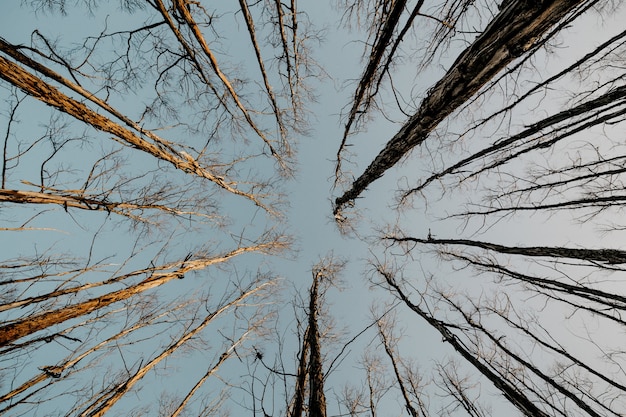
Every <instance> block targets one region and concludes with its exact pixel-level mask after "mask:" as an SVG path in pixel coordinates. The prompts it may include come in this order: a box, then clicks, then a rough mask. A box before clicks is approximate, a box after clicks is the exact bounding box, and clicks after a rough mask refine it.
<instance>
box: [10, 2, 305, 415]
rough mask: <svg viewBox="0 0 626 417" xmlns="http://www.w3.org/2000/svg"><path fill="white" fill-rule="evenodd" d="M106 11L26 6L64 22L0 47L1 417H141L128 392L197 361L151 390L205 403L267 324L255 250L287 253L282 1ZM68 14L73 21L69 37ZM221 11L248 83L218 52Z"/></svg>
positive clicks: (297, 66)
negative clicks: (182, 376)
mask: <svg viewBox="0 0 626 417" xmlns="http://www.w3.org/2000/svg"><path fill="white" fill-rule="evenodd" d="M118 3H119V4H117V5H100V6H98V5H96V4H95V3H93V2H89V1H86V2H78V3H76V4H72V5H71V7H70V5H69V4H67V5H66V2H63V1H61V2H48V1H34V2H31V3H29V4H26V3H24V4H23V5H22V7H23V8H24V9H25V11H26V12H28V11H29V10H30V12H31V13H34V12H37V13H45V14H46V16H47V18H48V19H50V22H54V21H55V19H61V20H60V21H58V22H57V23H58V24H57V25H56V26H55V25H53V24H51V25H50V26H46V27H37V26H33V27H32V28H31V30H32V32H31V34H30V38H26V39H24V38H21V39H20V38H18V37H17V35H14V34H11V33H3V34H2V37H1V38H0V55H1V56H0V67H1V68H2V69H1V70H0V73H1V74H2V75H1V76H0V80H1V81H0V83H1V84H2V87H3V93H2V96H3V106H4V107H3V110H2V111H3V112H2V123H1V126H2V139H1V141H2V157H1V158H0V166H1V168H2V169H1V172H2V180H1V181H2V185H1V187H0V205H1V213H0V218H1V220H0V221H2V228H1V230H2V233H3V238H2V240H3V251H2V252H3V254H2V259H0V274H1V276H0V287H1V289H2V291H0V293H1V294H2V295H1V296H0V304H1V306H0V311H1V314H2V318H1V321H0V346H1V347H0V352H1V355H2V356H1V358H0V374H1V375H2V376H1V378H0V380H1V381H2V382H0V413H2V412H9V413H16V414H20V415H24V414H28V413H37V412H38V413H42V412H43V413H45V414H49V415H53V414H60V415H70V414H72V415H74V414H75V415H104V414H105V413H107V412H109V411H111V412H113V413H115V412H117V413H128V414H132V415H155V413H157V412H159V411H158V410H157V409H156V408H155V407H156V404H157V403H156V401H155V402H154V404H153V405H151V404H150V401H151V400H148V401H146V402H145V403H143V404H139V405H137V404H134V402H133V401H132V400H130V401H129V400H128V398H129V395H130V394H132V393H134V392H137V390H140V389H142V386H145V385H148V386H152V384H156V385H159V384H160V382H159V381H162V378H163V377H164V375H167V374H168V373H169V372H170V364H169V363H170V362H172V363H173V362H176V361H179V363H181V364H184V363H186V360H182V358H190V360H191V361H192V362H193V361H201V362H202V363H209V362H210V363H211V365H209V366H208V367H207V366H204V365H203V368H204V369H203V370H201V369H200V368H196V370H201V371H202V373H203V375H200V374H198V375H196V374H195V373H191V374H190V375H191V376H192V378H197V379H196V380H195V382H192V381H191V379H189V382H191V383H190V384H188V386H186V387H185V388H184V389H186V390H187V391H186V393H184V394H182V396H180V395H181V394H180V391H176V392H175V391H174V390H172V387H166V386H165V387H163V391H164V392H165V393H166V394H165V396H168V398H170V399H171V407H170V409H169V413H170V414H169V415H179V414H181V413H190V414H197V415H200V414H202V413H205V412H209V411H210V410H211V409H212V406H211V405H209V404H206V403H204V398H205V395H207V393H210V392H213V390H217V391H220V390H224V389H225V387H226V386H227V385H228V382H227V381H226V380H225V379H223V378H221V377H219V378H218V377H217V376H218V369H219V368H220V367H221V366H225V365H224V363H225V362H226V361H227V359H228V358H230V357H233V356H239V352H242V353H243V354H245V353H247V352H249V350H248V347H247V346H246V345H247V343H249V341H250V340H251V339H253V338H255V337H257V336H258V335H260V334H262V333H263V332H264V324H265V321H266V319H267V317H268V316H271V308H270V305H271V303H270V297H275V296H276V295H275V294H276V292H277V291H278V286H277V285H276V276H275V274H273V273H271V272H270V271H269V269H268V268H267V267H266V266H261V265H267V262H266V261H262V262H260V263H257V264H255V261H254V259H256V260H257V261H258V259H259V258H258V257H256V258H255V256H254V255H253V254H257V255H261V256H262V257H266V256H272V255H277V254H280V253H284V252H285V251H286V250H289V249H290V238H289V237H287V236H286V235H285V234H284V233H283V232H282V218H283V209H284V208H285V204H284V200H283V196H282V192H283V186H284V184H285V179H287V178H288V177H289V176H290V175H291V173H292V172H293V169H294V167H295V151H294V146H295V143H296V134H300V133H302V132H303V131H304V130H305V129H306V128H307V120H306V113H305V109H304V106H305V104H306V101H307V100H309V99H311V98H312V95H311V92H310V90H309V89H308V88H309V87H308V84H307V82H308V77H314V76H315V71H316V67H315V66H314V64H313V61H312V59H311V58H310V57H309V56H308V55H307V54H308V53H309V51H308V48H309V45H308V43H309V41H310V40H314V39H315V37H316V34H315V33H313V32H312V31H310V27H309V25H308V23H307V21H306V15H305V14H303V13H300V11H299V10H297V7H296V4H295V2H292V3H291V4H283V3H276V4H275V5H271V6H270V5H268V4H265V3H263V2H260V3H249V2H245V1H242V2H240V3H239V5H238V6H235V7H234V8H233V9H230V8H229V7H230V6H226V5H221V6H218V7H214V6H213V5H211V6H209V5H204V4H201V3H200V2H186V1H174V2H170V1H160V0H158V1H147V2H145V1H122V2H118ZM73 13H80V14H81V15H83V14H84V16H86V17H84V18H86V19H88V20H89V24H88V25H86V26H84V27H82V26H81V29H80V30H81V31H84V32H82V33H81V34H80V35H78V36H79V37H73V38H72V39H68V38H67V37H65V36H66V34H65V33H64V31H63V24H62V23H60V22H61V21H62V19H63V18H64V16H66V15H72V14H73ZM230 19H235V21H236V22H237V23H238V24H241V25H244V26H245V27H247V28H248V35H249V36H248V38H247V42H248V44H249V45H251V49H250V51H251V54H250V59H252V60H254V61H256V62H257V64H258V69H257V70H256V71H254V72H252V71H248V69H247V68H246V65H245V64H244V62H245V61H246V60H248V57H244V56H239V57H236V58H234V59H233V58H232V57H231V56H229V55H228V54H224V53H223V45H224V44H225V43H227V42H229V41H230V40H229V39H225V38H222V37H221V35H220V31H221V27H222V26H223V25H232V22H231V21H230ZM255 23H256V24H255ZM245 40H246V38H244V41H245ZM277 40H280V42H277ZM239 60H240V61H239ZM277 124H278V126H279V128H278V129H276V128H275V126H276V125H277ZM231 201H238V202H236V203H235V205H236V206H237V207H238V210H236V211H233V210H231V209H230V208H229V207H230V204H231ZM251 219H254V223H255V225H254V227H253V228H251V227H249V226H247V225H249V223H250V222H251V221H252V220H251ZM252 229H254V230H252ZM10 241H15V242H17V243H18V244H16V245H15V246H14V247H10V245H6V247H4V242H7V243H8V242H10ZM239 255H243V257H247V260H242V261H236V259H237V258H240V256H239ZM174 358H175V359H174ZM183 366H184V365H183ZM235 367H236V366H235ZM144 384H145V385H144ZM213 405H216V404H213ZM220 406H221V405H220ZM218 408H219V407H218ZM9 410H10V411H9ZM216 410H217V409H215V410H213V411H216ZM162 411H163V410H161V412H162Z"/></svg>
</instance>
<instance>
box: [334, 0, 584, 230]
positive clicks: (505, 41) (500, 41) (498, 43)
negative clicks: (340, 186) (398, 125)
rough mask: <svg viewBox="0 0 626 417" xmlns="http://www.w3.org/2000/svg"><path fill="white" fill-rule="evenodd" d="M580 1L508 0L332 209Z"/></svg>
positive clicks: (356, 194) (362, 188)
mask: <svg viewBox="0 0 626 417" xmlns="http://www.w3.org/2000/svg"><path fill="white" fill-rule="evenodd" d="M581 3H583V1H582V0H579V1H564V0H557V1H539V2H527V1H520V0H516V1H510V2H507V3H506V5H505V7H504V8H503V9H502V10H501V11H500V13H498V14H497V15H496V16H495V17H494V18H493V20H492V21H491V22H490V23H489V25H488V26H487V27H486V28H485V30H484V31H483V32H482V33H481V35H480V36H479V37H478V38H477V39H476V40H475V41H474V42H473V43H472V45H470V46H469V47H468V48H467V49H466V50H465V51H463V52H462V53H461V54H460V55H459V57H458V58H457V59H456V61H455V62H454V64H453V65H452V66H451V68H450V69H449V70H448V72H447V73H446V75H445V76H444V77H443V78H442V79H441V80H439V82H437V84H435V86H434V87H433V88H431V89H430V91H429V92H428V94H427V96H426V97H425V98H424V100H423V101H422V103H421V105H420V106H419V109H418V111H417V112H416V113H415V114H414V115H413V116H411V118H410V119H409V121H408V122H406V123H405V124H404V126H403V127H402V129H400V131H399V132H398V133H397V134H396V135H395V136H394V137H393V138H392V139H391V140H389V142H387V144H386V145H385V147H384V148H383V150H382V151H381V152H380V153H379V154H378V156H376V158H374V160H373V161H372V163H371V164H370V165H369V166H368V167H367V169H365V171H364V172H363V174H361V175H360V176H359V177H358V178H357V179H356V180H355V181H354V182H353V183H352V185H351V186H350V187H349V188H348V190H346V191H345V192H344V193H343V195H341V196H340V197H337V199H336V200H335V204H334V209H333V213H334V214H335V217H336V218H337V219H341V218H342V217H343V216H342V215H341V210H342V209H343V208H344V207H345V206H346V205H347V204H351V203H352V202H353V201H354V200H355V199H356V198H357V197H359V195H361V193H362V192H363V191H365V189H366V188H367V187H368V186H369V185H370V184H371V183H372V182H374V181H376V180H377V179H378V178H380V177H381V176H382V175H383V174H384V173H385V171H387V170H388V169H389V168H391V167H392V166H394V165H395V164H396V163H397V162H398V161H399V160H400V159H401V158H402V157H403V156H404V155H406V154H407V153H408V152H409V151H410V150H411V149H413V148H414V147H415V146H417V145H419V144H420V143H422V142H423V141H424V140H426V138H427V137H428V135H429V134H430V132H432V131H433V129H435V127H437V125H438V124H439V123H440V122H441V121H442V120H444V119H445V118H446V117H448V116H449V115H450V114H451V113H452V112H453V111H455V110H456V109H457V108H459V107H460V106H461V105H462V104H464V103H465V102H466V101H467V100H468V99H469V98H470V97H472V96H473V95H474V94H475V93H476V92H478V90H479V89H480V88H481V87H482V86H483V85H485V84H486V83H487V82H488V81H490V80H491V79H492V78H493V77H494V76H495V75H496V74H498V73H499V72H500V71H501V70H503V69H504V68H505V67H506V66H507V65H508V64H509V63H510V62H512V61H513V60H514V59H516V58H518V57H520V56H522V55H524V53H526V52H527V51H528V50H529V49H531V48H532V46H533V45H534V44H535V43H537V42H538V41H539V40H540V39H541V38H542V36H543V35H544V34H545V33H546V32H547V31H548V30H549V29H550V28H551V27H553V26H554V25H556V24H557V23H559V22H560V21H561V19H563V18H564V17H565V16H566V15H567V14H568V13H570V12H571V11H573V10H574V9H576V7H577V6H578V5H580V4H581Z"/></svg>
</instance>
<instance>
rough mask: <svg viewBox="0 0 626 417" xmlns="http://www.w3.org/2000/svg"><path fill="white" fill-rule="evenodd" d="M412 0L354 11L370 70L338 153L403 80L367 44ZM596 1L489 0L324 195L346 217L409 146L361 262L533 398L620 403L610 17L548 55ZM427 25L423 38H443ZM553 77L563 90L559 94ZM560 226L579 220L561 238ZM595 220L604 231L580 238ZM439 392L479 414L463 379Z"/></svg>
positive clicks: (575, 410) (518, 395)
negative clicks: (423, 86)
mask: <svg viewBox="0 0 626 417" xmlns="http://www.w3.org/2000/svg"><path fill="white" fill-rule="evenodd" d="M416 3H417V6H416V8H415V9H413V11H412V12H411V9H410V8H407V7H406V6H405V5H404V4H400V2H398V3H397V4H398V6H399V7H401V8H402V9H403V13H404V14H399V15H394V14H393V11H392V10H391V9H389V10H388V14H384V13H383V14H379V16H383V18H382V19H381V20H380V21H376V20H374V19H372V20H370V21H368V23H367V24H368V25H370V27H376V28H377V29H376V30H375V31H374V32H373V33H377V34H380V36H379V37H377V38H375V41H374V42H372V46H371V49H370V50H371V55H370V61H369V63H372V62H374V63H375V67H376V68H377V70H376V71H378V73H377V72H376V71H373V72H372V71H368V70H366V71H365V72H364V73H363V77H362V78H361V79H360V80H359V85H358V87H357V93H356V94H355V97H354V100H353V101H352V102H351V104H350V105H349V107H350V108H351V111H350V112H349V113H347V122H346V128H345V134H344V137H343V140H342V142H341V144H340V148H339V153H338V166H340V163H341V159H342V155H343V153H344V151H345V146H346V145H347V138H348V137H349V134H351V127H352V126H353V125H354V123H355V121H357V122H361V123H365V122H366V120H365V119H364V116H365V115H367V114H368V113H371V107H372V103H375V102H376V101H377V100H380V101H382V98H380V95H381V93H380V86H381V84H382V83H383V81H384V80H385V79H387V80H388V81H389V83H388V84H389V86H390V88H392V89H393V90H392V93H393V94H394V95H397V96H401V94H402V93H403V92H402V90H401V89H400V88H399V87H398V85H397V84H394V83H393V75H392V71H390V69H389V65H388V64H387V63H385V62H384V61H381V58H380V57H381V56H382V55H381V52H380V51H379V49H378V48H379V47H381V46H380V45H382V47H383V48H385V53H386V54H387V58H386V60H387V61H386V62H390V61H392V60H393V59H394V57H393V56H392V55H393V53H395V49H394V47H393V46H388V45H391V44H392V43H391V41H390V40H389V39H391V38H392V37H391V35H390V34H389V32H388V31H389V30H391V29H389V28H395V29H393V30H395V32H394V33H393V36H395V37H397V38H398V39H400V38H401V37H402V36H404V32H405V31H404V26H403V22H411V21H412V20H413V19H415V18H416V16H417V15H416V13H415V11H416V10H419V8H421V7H422V4H421V2H416ZM355 4H356V3H355ZM362 4H368V3H366V2H363V3H362ZM369 4H374V3H373V2H372V3H369ZM378 4H379V3H376V5H378ZM455 6H458V8H457V9H455V7H454V6H451V7H450V8H449V10H457V11H459V12H460V13H465V14H467V13H468V12H467V11H468V10H470V9H472V8H474V7H479V6H475V5H469V4H465V5H464V7H462V6H461V2H458V3H455ZM364 7H367V6H364ZM372 7H373V6H372ZM487 10H489V9H487ZM548 10H550V11H551V12H550V13H546V14H544V12H546V11H548ZM607 10H608V11H614V10H615V9H614V8H613V5H611V4H610V3H609V2H593V1H592V2H559V1H553V2H523V1H510V2H509V1H507V2H503V3H502V4H500V5H499V7H498V9H497V10H496V9H491V11H492V15H491V16H492V17H491V18H490V20H489V21H488V22H486V23H484V26H483V27H484V29H481V30H480V31H479V33H477V36H476V38H475V39H473V40H471V41H469V42H468V45H469V46H467V47H465V48H464V49H462V50H461V52H460V53H459V55H458V56H457V57H456V59H455V60H454V62H453V63H452V64H451V65H450V66H448V67H447V69H446V71H445V73H444V74H443V75H442V77H441V78H440V79H439V81H437V82H436V83H434V85H433V86H432V87H430V89H428V90H427V91H426V92H425V93H424V95H423V98H420V100H419V101H418V103H416V104H415V111H413V112H411V113H410V114H409V117H408V120H407V121H406V122H404V124H403V125H402V127H401V128H400V130H399V131H398V133H397V134H396V135H395V136H393V137H392V138H391V139H390V140H388V141H387V143H386V144H385V146H384V148H383V149H382V150H381V151H380V152H379V154H378V155H377V156H376V157H375V158H374V159H373V160H372V161H371V162H370V163H369V166H368V167H367V168H366V169H365V170H364V171H363V173H362V174H361V175H360V176H358V177H357V178H356V179H355V180H354V181H352V182H348V185H347V189H346V190H345V191H344V192H343V194H342V195H340V196H339V197H337V199H336V200H335V204H334V214H335V218H336V219H337V220H338V222H339V223H340V224H342V225H343V226H342V227H345V225H346V224H348V223H349V221H350V219H349V216H348V214H347V213H346V208H348V207H351V206H353V205H354V203H355V199H356V198H357V197H360V196H362V194H363V192H364V191H365V189H366V188H367V187H369V186H370V185H372V184H373V183H374V182H375V181H376V180H378V179H379V178H380V177H381V176H382V175H383V173H385V172H386V171H388V170H390V168H392V167H394V166H395V167H398V166H399V161H400V160H401V159H402V158H405V159H406V161H407V162H406V165H407V167H408V168H409V169H402V170H401V171H400V172H402V174H401V175H403V176H402V177H401V179H400V180H398V187H397V189H396V190H395V192H396V200H395V204H396V206H395V209H397V210H398V211H399V212H401V213H402V215H401V216H397V218H398V219H402V220H396V221H395V222H390V224H389V225H388V226H387V229H386V230H384V231H382V233H379V236H380V239H381V243H382V245H383V248H384V249H383V254H382V255H377V256H375V257H374V258H373V260H372V265H373V268H374V271H375V272H374V273H373V277H374V280H375V282H376V283H377V284H378V285H381V286H384V287H385V288H386V289H388V290H389V291H390V292H392V293H394V294H395V296H396V297H397V298H398V299H399V300H400V301H401V303H402V304H403V305H404V306H405V307H406V308H408V309H409V310H410V311H411V312H413V313H414V314H416V315H417V316H419V317H421V318H422V319H423V320H424V322H425V323H427V324H428V325H429V326H430V327H431V328H433V329H434V330H436V331H437V332H438V333H439V334H440V336H441V340H442V341H443V342H444V343H447V344H449V345H450V346H451V347H452V349H453V350H454V351H455V352H456V357H457V358H460V359H461V362H460V363H462V364H465V368H464V369H473V371H472V372H473V373H476V372H478V373H479V374H481V375H482V376H483V378H484V379H485V380H488V381H490V383H491V384H492V386H493V387H495V388H496V389H497V390H499V391H500V392H501V394H502V395H503V397H504V398H506V400H507V401H508V402H510V403H511V404H512V405H514V406H515V407H517V409H518V410H519V412H521V413H522V414H524V415H529V416H531V415H532V416H537V415H568V416H569V415H592V416H600V415H620V414H623V412H624V409H625V408H624V406H625V404H624V403H623V401H621V400H620V399H621V398H622V397H623V394H624V392H623V391H624V387H625V386H624V383H625V382H626V378H625V377H626V375H624V373H623V370H622V369H621V367H620V365H618V363H620V362H621V361H622V359H623V356H622V353H621V350H620V348H619V347H618V345H619V344H620V343H622V342H616V340H615V339H614V338H613V337H611V336H609V335H614V334H617V333H621V332H622V331H623V330H621V329H622V325H623V321H622V318H621V316H622V312H621V310H622V309H623V305H622V303H623V300H624V288H623V286H622V285H621V284H619V283H620V282H621V280H622V275H623V273H624V269H623V267H622V265H623V263H624V260H625V259H624V252H623V250H622V248H621V245H620V244H619V241H620V239H619V238H618V237H617V236H619V233H621V232H622V231H623V230H624V228H623V225H622V223H623V222H622V221H621V220H619V219H620V214H621V212H622V201H623V195H622V194H623V184H624V183H623V172H624V171H623V169H622V164H621V161H622V160H623V156H622V154H623V145H622V144H621V143H620V142H619V140H618V139H617V137H615V136H614V135H615V133H616V131H614V130H613V129H614V128H616V127H617V126H620V125H622V123H623V114H624V109H623V85H622V80H623V76H624V74H623V70H622V69H616V65H617V66H620V68H623V67H622V66H621V65H620V64H617V63H618V62H621V60H620V58H618V55H619V53H620V52H619V51H623V48H624V42H623V39H624V32H619V33H616V32H613V33H607V36H606V38H603V39H602V40H601V41H600V42H598V44H596V45H593V46H592V47H591V48H590V49H588V50H581V49H576V50H575V51H573V52H574V53H573V54H572V55H573V57H569V58H568V59H567V60H564V61H563V62H559V63H558V64H556V62H555V61H554V60H555V59H559V58H560V57H561V56H560V54H559V52H558V51H557V50H556V49H557V48H559V47H564V45H563V44H565V45H567V43H566V41H563V39H567V38H565V36H567V35H564V33H566V32H567V29H566V27H567V26H568V25H572V24H575V22H577V21H580V20H581V19H584V18H585V16H589V15H590V14H596V13H598V12H599V13H601V14H603V13H606V12H607ZM509 13H513V14H509ZM485 14H488V13H484V14H483V15H485ZM402 16H403V17H402ZM436 16H440V15H436ZM467 17H468V16H467V15H466V18H467ZM553 18H554V20H552V19H553ZM402 19H404V21H403V20H402ZM440 20H442V19H440ZM461 20H462V19H461ZM456 21H457V22H458V21H459V19H457V20H456ZM370 22H373V23H370ZM442 25H443V23H442ZM441 30H442V31H444V32H445V29H443V28H442V29H441ZM377 31H379V32H377ZM455 32H456V33H455ZM459 32H461V29H460V28H458V27H457V28H456V29H455V30H454V31H451V32H450V33H449V34H448V35H447V36H448V37H449V38H448V39H449V42H451V41H452V40H454V39H455V38H456V39H458V38H461V39H462V38H463V35H459ZM384 35H387V37H385V36H384ZM555 36H563V37H564V38H561V39H560V40H558V41H557V40H555ZM430 39H434V40H436V41H437V42H438V43H437V44H436V48H435V49H439V50H441V49H443V48H444V47H446V45H449V44H450V43H444V41H443V40H444V38H438V37H437V35H434V36H432V37H431V38H430ZM559 42H561V44H559ZM431 45H432V44H431ZM431 51H432V49H428V48H424V50H423V51H420V58H421V61H419V60H418V62H426V63H429V62H430V60H431V59H433V53H432V52H431ZM557 57H559V58H557ZM396 59H397V57H396ZM435 59H436V58H435ZM554 64H556V65H554ZM368 68H369V67H368ZM613 69H615V70H613ZM376 74H377V75H376ZM364 90H365V91H368V93H367V94H364V93H363V91H364ZM557 91H559V92H562V91H567V100H566V101H565V102H564V100H563V99H562V97H559V94H558V93H556V92H557ZM363 97H366V98H367V99H366V100H365V99H364V98H363ZM397 102H398V103H400V102H401V100H397ZM548 103H550V104H548ZM554 103H559V105H561V106H562V107H561V108H558V107H557V106H554V105H552V104H554ZM380 107H382V106H379V108H380ZM528 109H532V110H531V111H528ZM401 110H402V111H403V112H405V113H408V111H407V110H406V109H401ZM381 111H382V112H384V113H387V114H389V113H390V110H389V109H388V108H382V109H381ZM614 137H615V139H614ZM409 153H411V155H410V156H409ZM338 175H341V171H340V170H338ZM339 183H341V181H339ZM437 186H439V188H438V187H437ZM463 198H465V199H466V201H465V203H464V204H463V203H460V200H462V199H463ZM364 200H365V201H367V198H365V199H364ZM361 204H363V203H361ZM404 219H407V220H404ZM417 219H419V220H420V222H421V224H419V225H418V224H416V220H417ZM572 220H573V221H572ZM551 223H552V224H553V225H555V226H554V227H551V225H550V224H551ZM520 224H522V225H525V227H526V228H527V230H524V229H523V227H520V226H519V225H520ZM352 227H356V228H357V230H358V226H354V225H352ZM574 227H579V228H581V229H583V230H584V233H581V234H579V235H578V236H577V238H578V239H577V240H576V239H573V240H572V238H571V237H570V238H569V239H570V242H563V241H561V242H559V240H562V239H559V237H560V236H563V239H567V238H565V236H571V234H570V233H567V231H569V230H571V229H572V228H574ZM542 229H546V230H550V231H551V234H550V232H547V233H544V232H543V230H542ZM598 231H600V232H601V233H605V234H607V235H609V236H614V238H609V239H602V240H598V239H594V238H593V236H594V234H596V233H597V232H598ZM443 233H450V234H451V236H450V237H448V236H446V235H445V234H443ZM477 235H480V237H481V238H477ZM503 240H504V241H506V242H507V243H500V242H502V241H503ZM429 259H432V260H435V262H438V264H437V266H436V267H433V266H432V265H433V263H432V261H430V260H429ZM555 317H559V319H555ZM565 329H566V330H565ZM600 329H602V330H600ZM619 339H620V340H621V337H619ZM618 358H619V359H618ZM440 369H441V370H442V372H441V374H440V375H439V377H440V378H439V379H438V381H440V382H439V383H440V384H444V386H445V387H447V388H450V387H453V386H456V387H462V386H463V385H462V384H460V383H459V381H460V380H461V378H459V377H458V376H456V375H458V374H457V373H456V371H455V372H450V370H451V369H459V365H455V366H454V367H453V368H451V367H445V366H441V367H440ZM462 369H463V368H462ZM455 381H456V382H455ZM466 387H467V385H466ZM600 387H601V388H600ZM448 392H449V393H450V394H452V395H453V396H455V397H456V399H457V404H460V405H461V406H462V407H463V408H464V409H465V411H466V412H467V413H468V414H470V415H481V413H482V412H481V411H478V410H477V409H473V408H471V407H470V405H472V402H471V401H467V398H468V394H470V393H471V392H472V390H471V389H467V388H465V389H461V390H456V392H454V390H449V391H448Z"/></svg>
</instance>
